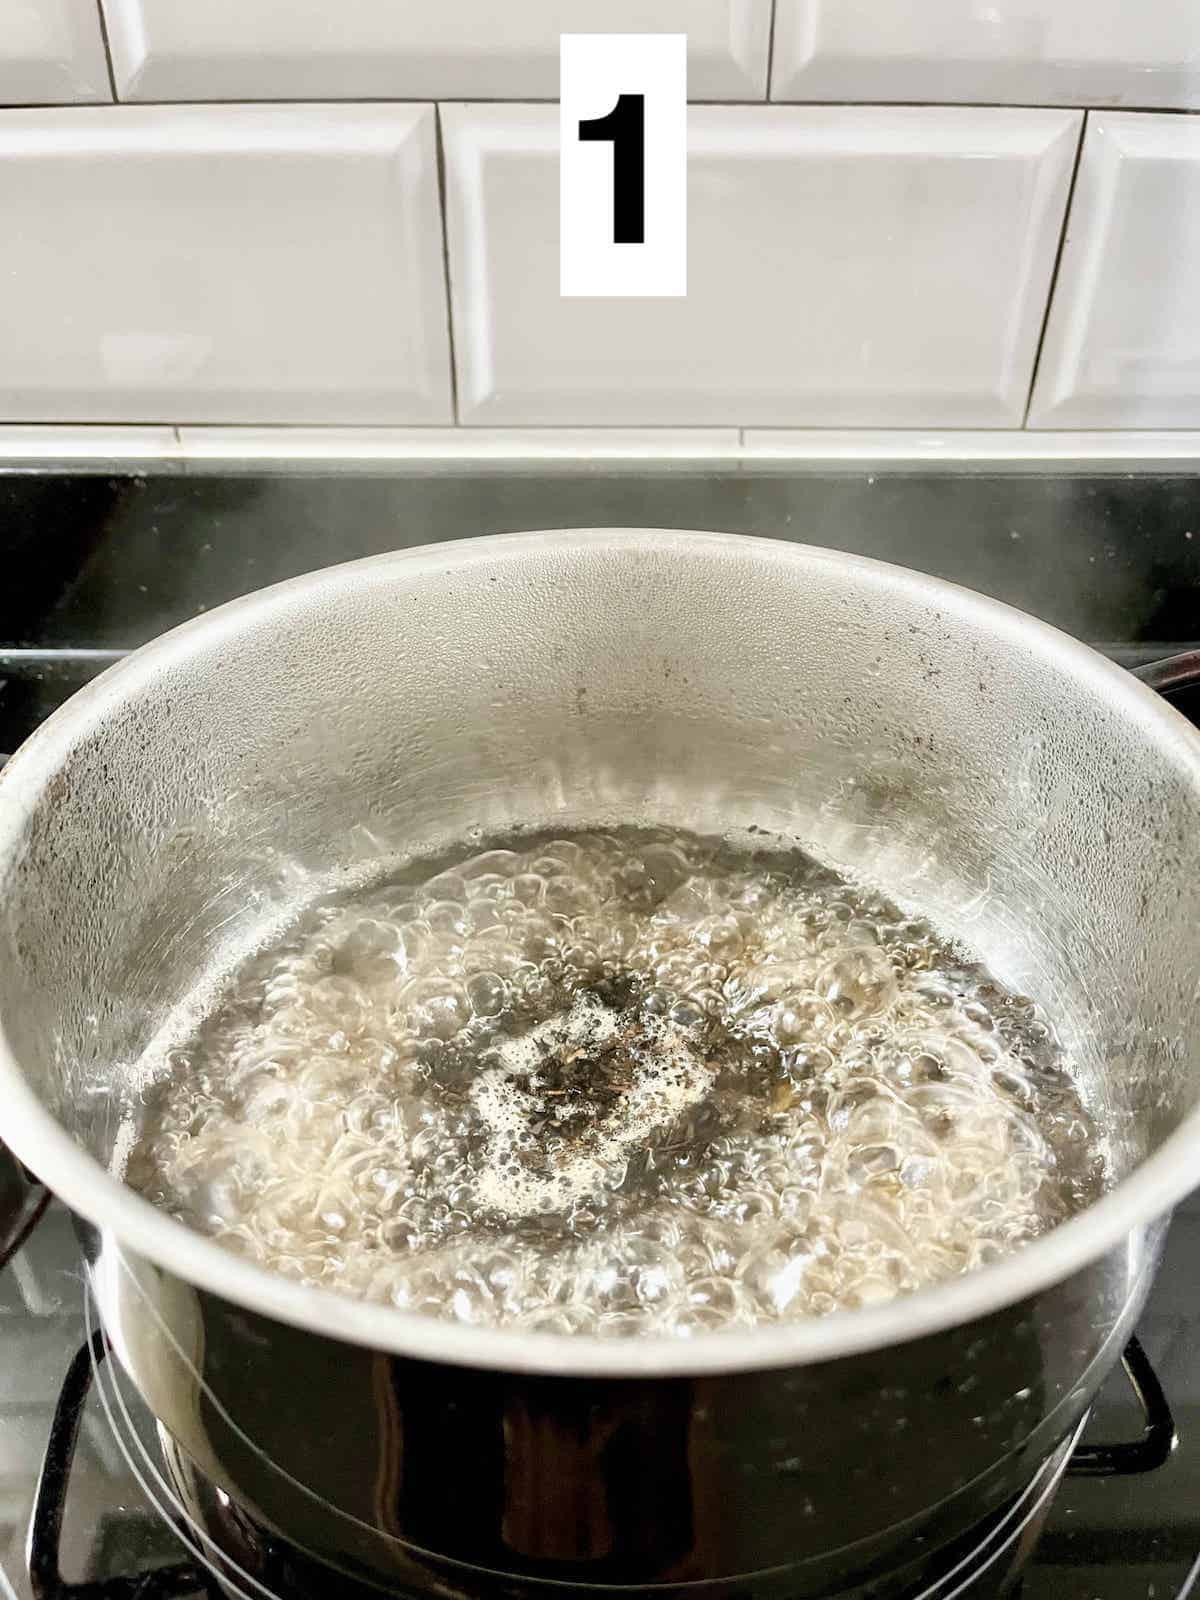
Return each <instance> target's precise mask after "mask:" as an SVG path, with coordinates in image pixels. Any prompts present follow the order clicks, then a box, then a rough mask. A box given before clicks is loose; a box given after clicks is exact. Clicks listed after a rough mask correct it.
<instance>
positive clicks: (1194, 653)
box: [1133, 650, 1200, 694]
mask: <svg viewBox="0 0 1200 1600" xmlns="http://www.w3.org/2000/svg"><path fill="white" fill-rule="evenodd" d="M1133 675H1134V677H1135V678H1140V679H1141V681H1142V682H1143V683H1144V684H1145V685H1146V686H1147V688H1150V689H1157V691H1158V693H1159V694H1171V693H1172V692H1173V691H1174V690H1176V689H1190V688H1192V687H1193V686H1194V685H1195V684H1197V683H1200V650H1182V651H1180V653H1179V654H1178V655H1177V656H1165V657H1164V658H1163V659H1162V660H1161V661H1148V662H1147V663H1146V664H1145V666H1141V667H1135V668H1134V669H1133Z"/></svg>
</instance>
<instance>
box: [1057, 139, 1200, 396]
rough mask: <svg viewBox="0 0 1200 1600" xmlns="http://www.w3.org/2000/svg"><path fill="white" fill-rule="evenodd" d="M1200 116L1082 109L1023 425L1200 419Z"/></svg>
mask: <svg viewBox="0 0 1200 1600" xmlns="http://www.w3.org/2000/svg"><path fill="white" fill-rule="evenodd" d="M1198 285H1200V119H1195V118H1191V117H1180V116H1167V115H1154V114H1143V115H1135V114H1128V113H1126V114H1122V113H1114V112H1099V113H1093V114H1092V115H1090V116H1089V118H1088V128H1087V134H1086V137H1085V139H1084V145H1083V154H1082V157H1081V159H1080V165H1079V175H1078V177H1077V179H1076V183H1075V194H1074V199H1073V201H1072V205H1071V215H1070V217H1069V219H1068V224H1067V235H1066V243H1065V245H1064V247H1063V257H1062V263H1061V266H1060V268H1059V274H1058V281H1057V283H1056V285H1055V290H1054V300H1053V303H1052V305H1051V308H1050V317H1049V321H1048V324H1047V328H1046V338H1045V342H1044V345H1043V349H1042V357H1041V362H1040V364H1039V368H1038V376H1037V383H1036V385H1035V388H1034V395H1033V403H1032V405H1031V407H1030V424H1031V426H1033V427H1039V428H1041V427H1050V428H1062V427H1087V428H1155V427H1159V428H1172V427H1177V428H1195V427H1200V292H1198V288H1197V286H1198Z"/></svg>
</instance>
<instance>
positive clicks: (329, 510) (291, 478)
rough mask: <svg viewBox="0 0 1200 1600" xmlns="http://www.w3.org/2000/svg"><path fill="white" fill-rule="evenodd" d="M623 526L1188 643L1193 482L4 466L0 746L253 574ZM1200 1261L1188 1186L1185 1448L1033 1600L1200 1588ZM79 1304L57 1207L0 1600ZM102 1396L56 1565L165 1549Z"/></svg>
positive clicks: (32, 1347)
mask: <svg viewBox="0 0 1200 1600" xmlns="http://www.w3.org/2000/svg"><path fill="white" fill-rule="evenodd" d="M613 524H622V525H636V526H667V527H670V526H674V527H698V528H706V527H707V528H713V527H716V528H723V529H726V530H729V531H737V532H745V533H755V534H762V535H767V536H770V537H778V538H784V539H796V540H804V541H805V542H812V543H819V544H828V545H831V546H835V547H837V548H843V549H851V550H855V551H858V552H861V553H863V554H870V555H876V556H882V557H884V558H886V559H891V560H896V561H899V562H902V563H904V564H906V565H909V566H913V567H917V568H920V569H922V570H925V571H929V572H933V573H936V574H938V575H940V576H943V577H948V578H952V579H954V580H956V581H958V582H961V583H965V584H967V585H969V586H971V587H974V588H977V589H981V590H983V591H985V592H988V593H991V594H994V595H997V596H999V597H1000V598H1003V599H1006V600H1009V601H1010V602H1012V603H1014V604H1016V605H1019V606H1022V607H1023V608H1024V609H1026V610H1030V611H1033V612H1035V613H1036V614H1038V615H1040V616H1042V617H1044V618H1045V619H1046V620H1048V621H1051V622H1054V623H1056V624H1058V625H1059V626H1061V627H1064V628H1066V629H1068V630H1069V631H1071V632H1073V633H1076V634H1077V635H1079V636H1080V637H1082V638H1085V639H1087V640H1088V641H1089V642H1091V643H1094V644H1096V645H1098V646H1099V647H1100V648H1102V649H1105V650H1107V651H1108V653H1110V654H1111V655H1113V656H1114V657H1115V658H1116V659H1118V660H1121V661H1124V662H1126V663H1134V662H1138V661H1143V660H1147V659H1151V658H1153V657H1154V656H1156V655H1166V654H1170V653H1173V652H1174V651H1177V650H1180V649H1183V648H1187V647H1190V646H1193V645H1195V644H1196V643H1197V642H1198V641H1200V537H1197V538H1195V539H1193V531H1194V530H1196V531H1198V532H1200V487H1198V486H1197V483H1196V482H1195V481H1194V480H1193V479H1192V478H1190V477H1188V476H1185V475H1178V474H1176V475H1169V476H1164V475H1158V474H1155V473H1146V474H1122V475H1113V474H1107V475H1106V474H1089V475H1072V474H1070V473H1068V472H1055V471H1048V470H1036V471H1030V472H1012V471H1006V472H1003V473H996V472H990V471H980V472H976V471H972V470H969V469H961V468H958V469H950V470H946V471H929V470H922V471H920V472H914V471H905V470H901V469H895V470H890V471H886V472H884V471H879V470H875V471H873V472H870V473H865V472H856V471H853V470H850V469H846V468H841V469H839V470H836V471H820V470H813V469H806V470H798V469H792V470H787V469H784V468H782V467H780V466H778V465H773V466H763V467H761V468H749V467H746V466H742V467H736V468H735V467H724V468H719V469H716V468H713V469H707V468H703V467H696V466H688V467H678V466H675V467H666V466H659V467H655V466H654V465H652V464H651V465H646V464H642V465H640V466H638V467H636V468H635V467H629V468H621V467H609V466H605V467H604V468H603V469H602V470H600V469H593V468H587V467H584V466H576V467H571V466H565V467H564V466H557V467H554V468H546V467H542V468H537V467H533V466H529V467H521V466H514V467H511V468H507V469H499V468H497V467H496V466H494V465H493V466H490V467H488V468H486V469H482V470H469V469H464V468H462V467H458V468H455V469H449V468H447V467H446V466H445V465H442V466H440V467H434V466H430V467H429V468H427V469H422V468H421V467H420V466H419V465H416V466H409V467H406V468H405V469H404V470H403V471H394V472H379V471H354V472H350V473H332V472H313V471H300V470H295V471H288V470H280V471H271V472H269V473H246V472H242V473H240V474H237V475H230V476H221V475H216V474H206V475H196V476H191V475H186V474H181V473H179V472H168V473H165V474H164V475H162V476H159V477H149V478H139V477H134V476H120V475H117V476H113V475H111V474H107V473H106V474H94V475H88V474H74V475H68V474H46V473H39V474H19V473H15V474H8V475H0V562H2V566H0V571H3V573H4V579H3V581H2V582H0V752H2V751H5V750H12V749H14V748H15V747H16V745H17V744H18V743H19V742H20V741H21V739H22V738H24V737H25V736H26V734H27V733H28V732H30V731H31V730H32V728H33V727H35V726H36V725H37V723H38V722H39V721H40V720H41V718H42V717H44V716H45V715H47V714H48V713H49V712H50V711H51V710H52V709H53V708H54V706H55V705H57V704H58V703H59V702H60V701H61V700H62V699H63V698H65V696H66V695H67V694H69V693H70V692H72V690H73V689H75V688H76V687H78V686H79V685H80V684H82V683H83V682H85V681H86V680H87V679H88V678H89V677H91V676H93V675H94V674H95V673H96V672H97V671H98V670H100V669H101V668H102V667H103V666H104V665H105V664H107V663H108V662H109V661H111V660H112V659H114V658H115V657H116V656H118V655H120V654H121V653H123V652H124V651H125V650H127V649H129V648H131V647H133V646H135V645H137V644H138V643H141V642H142V641H143V640H145V639H147V638H149V637H151V636H153V635H154V634H156V633H158V632H161V631H162V630H163V629H164V628H166V627H169V626H171V625H173V624H174V623H176V622H179V621H183V620H185V619H186V618H188V617H190V616H193V615H195V614H197V613H198V612H201V611H205V610H208V609H211V608H212V606H214V605H217V604H220V603H221V602H222V601H224V600H226V599H230V598H232V597H234V596H235V595H237V594H240V593H243V592H245V591H247V590H249V589H253V588H258V587H260V586H262V585H263V584H266V583H269V582H273V581H276V580H278V579H281V578H284V577H288V576H291V575H292V574H294V573H298V572H302V571H306V570H308V569H310V568H312V567H316V566H322V565H327V564H329V563H331V562H334V561H338V560H343V559H349V558H352V557H356V556H360V555H367V554H371V553H374V552H376V551H380V550H386V549H392V548H396V547H398V546H407V545H414V544H420V543H426V542H429V541H431V540H435V539H445V538H459V537H467V536H470V535H472V534H475V533H482V532H497V531H505V530H514V529H521V528H546V527H558V526H600V525H613ZM1197 720H1200V718H1198V719H1197ZM1197 1259H1200V1195H1198V1196H1195V1197H1193V1198H1192V1200H1190V1201H1189V1202H1188V1203H1186V1204H1185V1205H1184V1206H1183V1207H1182V1208H1181V1209H1180V1211H1179V1213H1178V1214H1177V1216H1176V1219H1175V1222H1174V1224H1173V1227H1172V1230H1171V1234H1170V1237H1169V1240H1168V1245H1167V1254H1166V1259H1165V1262H1164V1265H1163V1269H1162V1271H1161V1273H1160V1276H1159V1278H1158V1281H1157V1283H1156V1285H1155V1287H1154V1290H1153V1292H1152V1295H1151V1299H1150V1302H1149V1304H1148V1306H1147V1309H1146V1312H1145V1314H1144V1316H1143V1318H1142V1321H1141V1323H1140V1325H1139V1328H1138V1336H1139V1339H1140V1341H1141V1344H1142V1346H1143V1348H1144V1350H1145V1352H1146V1354H1147V1356H1148V1357H1149V1359H1150V1361H1151V1363H1152V1365H1153V1367H1154V1369H1155V1371H1156V1372H1157V1374H1158V1377H1159V1379H1160V1381H1161V1384H1162V1386H1163V1389H1164V1391H1165V1393H1166V1397H1167V1400H1168V1402H1169V1404H1170V1406H1171V1409H1172V1411H1173V1414H1174V1418H1175V1422H1176V1425H1177V1429H1178V1432H1179V1436H1180V1444H1179V1447H1178V1449H1177V1450H1176V1451H1175V1453H1174V1455H1173V1456H1172V1457H1171V1459H1170V1460H1169V1461H1168V1462H1167V1463H1166V1465H1164V1466H1162V1467H1161V1468H1159V1469H1158V1470H1157V1471H1155V1472H1152V1473H1149V1474H1146V1475H1141V1476H1126V1477H1111V1478H1081V1477H1068V1478H1066V1479H1065V1480H1064V1482H1063V1485H1062V1487H1061V1489H1060V1490H1059V1492H1058V1494H1057V1496H1056V1497H1055V1499H1054V1502H1053V1505H1052V1509H1051V1511H1050V1515H1049V1518H1048V1522H1047V1525H1046V1528H1045V1532H1044V1534H1043V1536H1042V1538H1041V1541H1040V1543H1039V1545H1038V1547H1037V1551H1036V1554H1035V1557H1034V1560H1033V1563H1032V1565H1031V1566H1030V1567H1029V1568H1028V1570H1027V1573H1026V1576H1025V1579H1024V1587H1023V1589H1022V1590H1021V1591H1020V1592H1021V1595H1022V1597H1023V1600H1183V1596H1185V1595H1187V1594H1189V1593H1190V1592H1191V1591H1192V1588H1193V1584H1194V1582H1195V1580H1196V1576H1197V1570H1198V1568H1200V1274H1198V1273H1197V1271H1196V1266H1195V1263H1196V1261H1197ZM83 1293H84V1291H83V1283H82V1278H81V1275H80V1271H79V1266H78V1258H77V1255H76V1251H75V1246H74V1241H73V1236H72V1234H71V1231H70V1226H69V1219H67V1218H65V1216H63V1215H62V1214H61V1213H59V1212H56V1211H52V1212H51V1213H50V1214H49V1215H48V1216H47V1218H46V1219H45V1221H44V1222H43V1223H42V1225H41V1226H40V1227H39V1228H38V1230H37V1231H36V1232H35V1234H34V1235H33V1238H32V1240H31V1241H30V1243H29V1245H28V1246H27V1248H26V1250H25V1251H24V1252H23V1254H22V1255H21V1257H19V1258H18V1260H17V1261H16V1263H15V1264H14V1266H13V1267H11V1268H10V1269H9V1271H8V1272H7V1273H6V1274H4V1276H3V1277H2V1278H0V1595H3V1594H4V1593H5V1592H6V1591H11V1592H12V1593H13V1594H15V1595H16V1596H19V1597H21V1600H25V1597H29V1596H31V1595H32V1594H33V1593H34V1590H33V1589H31V1587H30V1584H29V1579H28V1574H27V1571H26V1563H25V1557H24V1548H23V1547H24V1540H25V1535H26V1527H27V1523H28V1519H29V1514H30V1507H31V1501H32V1494H33V1485H34V1480H35V1477H36V1474H37V1470H38V1466H39V1463H40V1460H41V1455H42V1452H43V1449H44V1447H45V1443H46V1439H47V1435H48V1433H49V1429H50V1422H51V1417H52V1414H53V1411H54V1408H55V1405H56V1402H57V1400H58V1397H59V1394H60V1391H61V1388H62V1384H63V1381H64V1378H65V1376H66V1374H67V1370H68V1367H69V1366H70V1364H71V1361H72V1358H73V1356H74V1355H75V1353H76V1351H77V1350H78V1349H79V1347H80V1345H81V1344H82V1343H83V1341H84V1338H85V1334H86V1328H85V1322H84V1304H83ZM101 1401H102V1397H100V1398H98V1397H97V1396H96V1395H95V1394H93V1395H92V1397H91V1399H90V1400H89V1401H88V1405H87V1408H86V1410H85V1413H84V1423H83V1430H82V1434H81V1439H80V1444H79V1448H78V1450H77V1451H76V1458H75V1463H74V1468H73V1473H72V1478H71V1486H70V1491H69V1494H68V1498H67V1505H66V1515H65V1519H64V1524H63V1537H62V1549H63V1557H64V1565H65V1569H66V1572H67V1575H68V1577H71V1578H85V1577H87V1578H100V1577H105V1576H110V1575H113V1574H118V1573H129V1572H132V1571H136V1570H142V1569H146V1568H149V1567H156V1566H160V1565H163V1564H169V1563H171V1562H174V1561H178V1559H179V1557H180V1547H179V1545H178V1543H177V1541H176V1540H175V1537H174V1535H173V1534H172V1533H171V1531H170V1530H169V1529H168V1528H167V1527H166V1526H165V1524H164V1522H163V1520H162V1517H161V1515H160V1514H159V1512H158V1511H157V1510H156V1509H154V1507H153V1506H152V1505H151V1503H150V1500H149V1499H148V1498H147V1495H146V1492H145V1489H144V1487H143V1485H142V1484H141V1483H140V1482H139V1477H138V1474H137V1473H135V1472H134V1471H133V1470H132V1469H131V1467H130V1464H129V1461H128V1460H127V1458H126V1455H125V1453H124V1452H123V1450H122V1448H121V1447H120V1445H119V1443H118V1441H117V1439H116V1437H115V1436H114V1432H113V1428H112V1425H111V1421H110V1419H109V1417H108V1415H107V1414H106V1413H105V1410H104V1407H103V1404H102V1403H101ZM1143 1420H1144V1419H1143V1415H1142V1412H1141V1410H1140V1408H1139V1406H1138V1403H1137V1401H1136V1399H1135V1397H1134V1395H1133V1392H1132V1390H1131V1389H1130V1387H1129V1385H1128V1383H1127V1382H1126V1381H1125V1379H1124V1378H1123V1377H1122V1375H1121V1374H1120V1372H1118V1373H1117V1374H1115V1375H1114V1377H1113V1379H1112V1380H1110V1382H1109V1384H1108V1385H1107V1386H1106V1388H1105V1390H1104V1391H1103V1393H1102V1395H1101V1396H1100V1399H1099V1401H1098V1403H1097V1405H1096V1408H1095V1410H1094V1412H1093V1415H1092V1417H1091V1419H1090V1421H1089V1424H1088V1428H1087V1434H1086V1437H1087V1438H1088V1439H1091V1440H1094V1441H1095V1440H1103V1441H1105V1442H1107V1441H1109V1440H1112V1439H1129V1438H1132V1437H1135V1436H1136V1435H1137V1434H1138V1432H1139V1430H1140V1429H1141V1427H1142V1426H1143ZM127 1592H128V1594H129V1595H130V1596H131V1597H132V1595H133V1594H134V1592H135V1591H134V1588H133V1586H130V1587H129V1588H128V1591H127ZM1197 1592H1198V1593H1200V1585H1198V1586H1197ZM967 1594H969V1591H966V1592H965V1593H964V1600H966V1595H967Z"/></svg>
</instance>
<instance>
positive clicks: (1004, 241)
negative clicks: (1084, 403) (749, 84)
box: [442, 106, 1081, 427]
mask: <svg viewBox="0 0 1200 1600" xmlns="http://www.w3.org/2000/svg"><path fill="white" fill-rule="evenodd" d="M442 116H443V131H444V146H445V162H446V182H447V223H448V236H449V244H450V276H451V287H452V303H453V308H454V327H455V344H456V350H457V361H458V384H459V407H460V416H461V418H462V420H463V421H465V422H468V423H481V424H497V423H501V424H538V423H552V424H576V423H582V424H587V423H603V424H610V423H622V424H631V425H655V424H663V425H667V424H706V423H715V424H720V423H729V424H734V425H745V426H749V425H754V424H767V425H770V424H782V425H787V424H795V425H814V426H856V425H864V426H904V425H910V426H912V425H915V426H932V427H939V426H949V427H983V426H991V425H1000V426H1005V425H1013V424H1018V423H1019V422H1020V420H1021V417H1022V414H1023V411H1024V406H1025V401H1026V397H1027V393H1028V386H1029V379H1030V375H1031V371H1032V365H1033V359H1034V351H1035V347H1036V343H1037V338H1038V333H1039V330H1040V327H1041V320H1042V313H1043V309H1044V305H1045V300H1046V294H1047V291H1048V285H1049V281H1050V275H1051V271H1052V267H1053V262H1054V257H1055V252H1056V250H1057V246H1058V240H1059V233H1060V227H1061V222H1062V215H1063V209H1064V206H1065V203H1066V195H1067V189H1068V184H1069V178H1070V172H1071V167H1072V162H1073V159H1074V154H1075V150H1076V145H1077V139H1078V133H1079V126H1080V121H1081V118H1080V116H1079V114H1078V113H1074V112H1068V111H1053V110H1040V111H1038V110H1034V111H1017V110H1010V109H982V110H967V109H964V108H961V107H951V108H918V107H902V108H900V107H898V108H879V107H864V108H842V107H836V108H835V107H820V108H816V107H806V108H799V107H782V106H777V107H756V108H754V107H744V108H743V107H704V108H699V109H694V110H693V111H692V112H691V113H690V119H689V230H690V231H689V266H688V294H687V297H686V299H680V300H654V301H641V300H609V301H603V300H569V299H568V300H564V299H562V298H560V296H559V292H558V251H557V233H558V191H557V183H558V158H557V137H558V135H557V127H558V123H557V110H556V108H554V107H551V106H512V107H505V106H449V107H444V108H443V109H442Z"/></svg>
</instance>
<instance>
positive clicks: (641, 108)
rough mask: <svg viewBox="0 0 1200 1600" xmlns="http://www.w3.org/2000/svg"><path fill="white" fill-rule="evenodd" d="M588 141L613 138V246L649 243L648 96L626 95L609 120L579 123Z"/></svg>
mask: <svg viewBox="0 0 1200 1600" xmlns="http://www.w3.org/2000/svg"><path fill="white" fill-rule="evenodd" d="M579 137H580V139H581V140H584V141H591V140H597V139H599V140H605V139H611V141H612V147H613V243H614V244H645V242H646V97H645V95H641V94H622V95H618V96H617V103H616V105H615V106H614V107H613V108H612V110H611V111H610V112H609V113H608V115H607V116H605V117H592V118H591V119H590V120H589V121H586V122H581V123H580V124H579Z"/></svg>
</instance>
